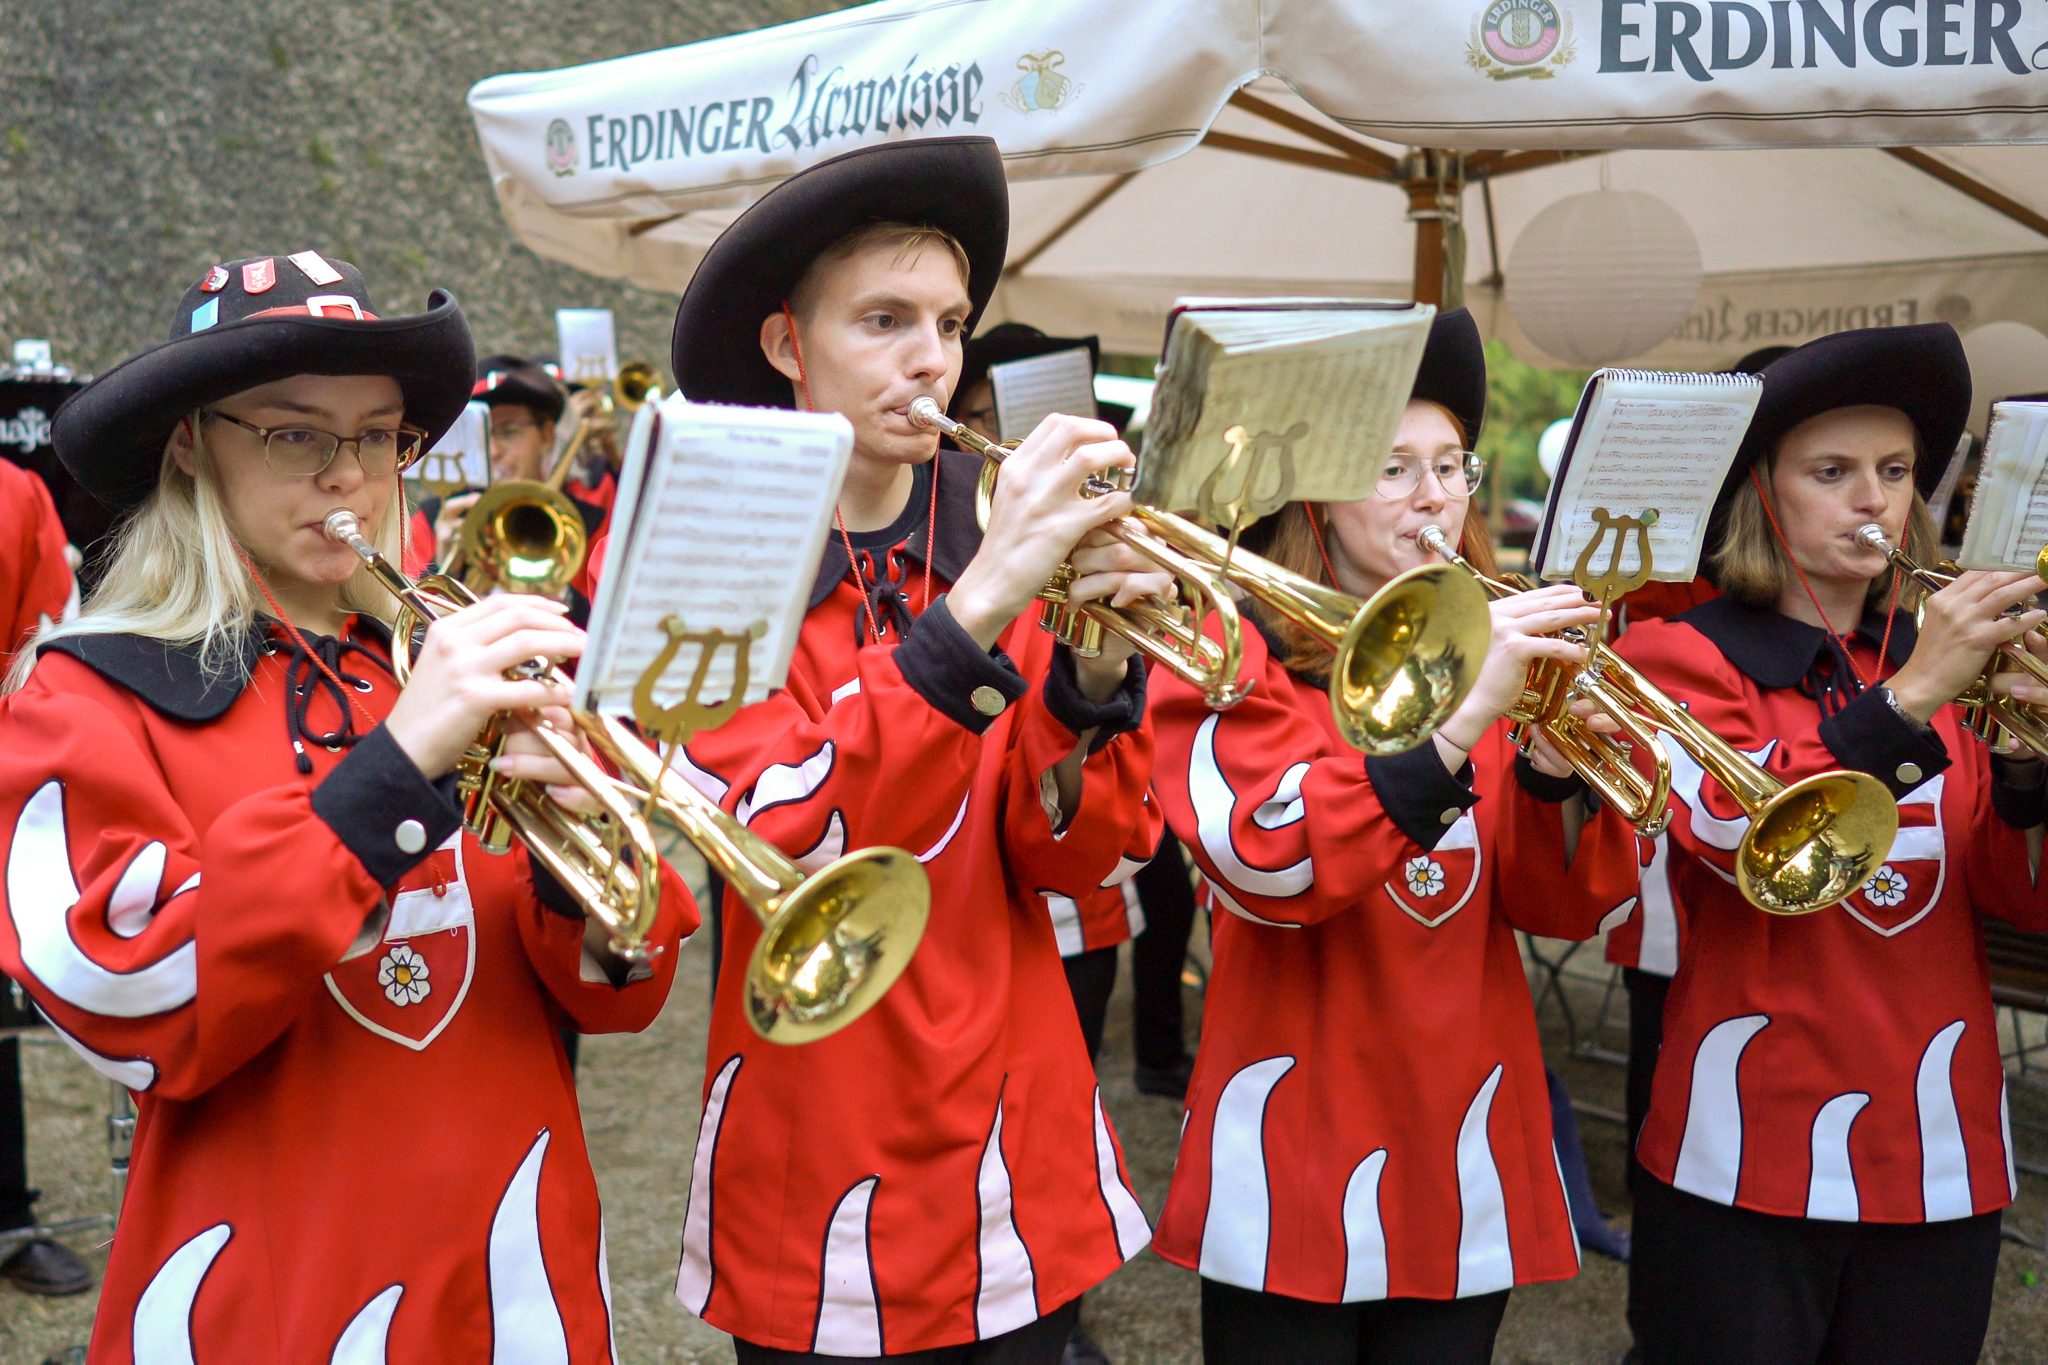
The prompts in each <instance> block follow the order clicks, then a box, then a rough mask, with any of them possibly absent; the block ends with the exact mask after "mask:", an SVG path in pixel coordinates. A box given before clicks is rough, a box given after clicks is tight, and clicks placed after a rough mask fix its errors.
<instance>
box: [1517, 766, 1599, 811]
mask: <svg viewBox="0 0 2048 1365" xmlns="http://www.w3.org/2000/svg"><path fill="white" fill-rule="evenodd" d="M1515 781H1516V782H1517V783H1519V784H1520V785H1521V788H1522V790H1523V791H1525V792H1527V793H1529V795H1531V796H1533V797H1535V798H1536V799H1537V800H1538V801H1543V802H1546V803H1548V804H1550V805H1553V806H1555V805H1558V804H1559V803H1561V802H1565V801H1569V800H1571V799H1572V798H1573V797H1574V796H1577V795H1578V794H1579V793H1581V792H1583V791H1585V790H1587V788H1586V779H1585V778H1583V777H1580V776H1579V775H1578V774H1577V773H1566V774H1565V775H1564V776H1563V777H1552V776H1551V775H1550V774H1549V773H1547V772H1544V771H1543V770H1542V769H1541V768H1539V767H1537V766H1536V765H1535V764H1534V763H1533V762H1531V761H1530V759H1529V755H1527V754H1516V755H1515Z"/></svg>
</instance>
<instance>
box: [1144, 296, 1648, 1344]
mask: <svg viewBox="0 0 2048 1365" xmlns="http://www.w3.org/2000/svg"><path fill="white" fill-rule="evenodd" d="M1485 402H1486V370H1485V355H1484V352H1483V350H1482V349H1481V347H1480V341H1479V334H1478V329H1477V328H1476V327H1475V326H1474V325H1473V323H1472V320H1471V318H1470V316H1469V315H1467V314H1466V313H1465V312H1464V311H1463V310H1462V309H1461V310H1458V311H1455V312H1451V313H1447V314H1443V315H1441V316H1439V317H1438V318H1437V319H1436V321H1435V324H1434V326H1433V329H1432V332H1431V335H1430V340H1429V345H1428V349H1427V351H1426V353H1425V355H1424V358H1423V362H1422V369H1421V372H1420V374H1419V375H1418V377H1417V379H1416V382H1415V387H1414V390H1413V394H1412V396H1411V398H1410V400H1409V403H1408V406H1407V412H1406V415H1405V416H1404V418H1403V420H1402V423H1401V427H1400V433H1399V435H1398V437H1397V438H1396V441H1395V445H1394V449H1393V450H1392V452H1391V453H1390V454H1388V455H1384V456H1381V457H1380V458H1381V459H1382V460H1383V462H1384V470H1383V473H1382V476H1381V479H1380V484H1379V488H1378V490H1377V491H1376V492H1375V493H1373V494H1372V495H1370V496H1368V497H1366V498H1365V499H1363V500H1361V501H1359V502H1355V503H1347V504H1341V505H1332V506H1327V507H1325V506H1316V505H1308V504H1302V503H1292V504H1289V505H1288V506H1287V507H1285V508H1284V509H1282V510H1281V511H1280V512H1279V513H1277V514H1275V516H1274V518H1273V523H1274V530H1273V531H1272V532H1270V533H1266V534H1259V532H1260V531H1263V526H1262V527H1260V528H1255V533H1254V535H1255V538H1256V539H1257V540H1258V541H1259V542H1260V553H1262V554H1265V555H1266V556H1267V557H1268V558H1271V559H1273V560H1275V561H1276V562H1278V563H1280V564H1281V565H1283V566H1284V567H1286V568H1289V569H1292V570H1294V571H1296V572H1298V573H1301V574H1302V575H1304V576H1306V577H1308V578H1311V579H1314V580H1316V581H1318V582H1322V583H1326V584H1331V585H1333V586H1336V587H1338V588H1341V589H1343V590H1344V591H1346V592H1349V593H1353V594H1357V595H1360V596H1364V595H1368V594H1370V593H1372V592H1373V591H1374V590H1376V589H1377V588H1379V587H1380V586H1381V585H1382V584H1384V583H1385V582H1387V581H1388V580H1389V579H1392V578H1393V577H1395V576H1396V575H1397V574H1400V573H1402V572H1404V571H1406V570H1409V569H1412V568H1416V567H1419V566H1421V565H1424V564H1430V563H1436V562H1438V561H1437V559H1436V556H1435V555H1433V554H1432V553H1430V552H1429V551H1428V550H1426V549H1424V548H1423V547H1422V546H1421V545H1419V544H1418V543H1417V537H1418V535H1419V534H1420V533H1421V531H1422V530H1423V529H1424V528H1425V527H1428V526H1439V527H1444V528H1448V529H1449V530H1451V531H1452V533H1453V538H1454V543H1455V541H1456V539H1457V538H1458V534H1459V533H1460V532H1462V540H1463V547H1464V553H1465V555H1466V556H1467V557H1468V558H1469V559H1471V560H1472V561H1474V562H1475V563H1477V564H1480V565H1482V566H1484V567H1486V568H1488V569H1490V568H1491V567H1492V563H1491V555H1490V553H1489V551H1488V548H1487V546H1486V542H1485V525H1484V522H1483V521H1482V520H1481V519H1480V518H1479V516H1478V515H1477V514H1476V512H1475V511H1474V510H1473V508H1472V493H1473V491H1474V489H1475V487H1476V484H1477V481H1478V476H1479V472H1480V471H1479V466H1478V463H1477V461H1476V460H1475V459H1474V458H1473V457H1472V456H1470V455H1469V454H1468V453H1467V452H1468V450H1469V448H1470V445H1471V443H1472V440H1473V438H1476V437H1477V435H1478V432H1479V425H1480V421H1481V419H1482V418H1483V416H1484V413H1485ZM1267 542H1270V543H1267ZM1598 610H1599V609H1598V608H1597V607H1594V606H1591V605H1589V604H1588V603H1587V601H1586V598H1585V596H1584V594H1583V593H1581V592H1580V591H1579V589H1577V588H1575V587H1561V588H1559V587H1552V588H1545V589H1540V590H1538V591H1535V592H1530V593H1524V594H1521V595H1519V596H1514V597H1509V598H1507V599H1505V600H1502V601H1498V602H1495V603H1493V604H1492V618H1493V636H1492V648H1491V651H1490V652H1489V654H1488V656H1487V659H1486V663H1485V665H1484V668H1483V670H1482V671H1481V674H1480V677H1479V681H1478V682H1477V684H1476V685H1475V686H1474V687H1473V688H1472V690H1471V692H1470V694H1469V696H1468V697H1467V699H1466V701H1465V702H1464V703H1463V705H1461V706H1460V707H1459V708H1458V709H1457V710H1456V711H1455V712H1453V714H1452V715H1451V716H1450V718H1449V719H1448V720H1447V721H1446V722H1445V723H1444V725H1443V726H1442V728H1441V729H1439V730H1437V732H1436V734H1435V736H1434V737H1433V738H1432V739H1429V740H1425V741H1424V742H1423V743H1422V744H1421V745H1420V746H1419V747H1418V748H1416V749H1413V750H1411V751H1410V752H1408V753H1406V754H1401V755H1398V756H1396V757H1391V758H1363V759H1362V758H1361V757H1360V756H1359V754H1358V753H1357V752H1356V751H1354V750H1353V749H1351V748H1350V747H1348V746H1347V745H1345V744H1344V743H1343V741H1342V740H1341V739H1340V738H1339V736H1338V734H1337V732H1336V728H1335V725H1334V724H1333V719H1332V715H1331V709H1330V704H1329V700H1328V698H1327V696H1326V695H1325V692H1324V686H1325V684H1324V682H1323V680H1322V679H1320V678H1319V677H1317V676H1316V675H1317V673H1318V672H1319V671H1320V670H1322V669H1325V668H1327V667H1328V662H1327V661H1328V659H1329V657H1330V656H1329V654H1328V652H1327V650H1318V649H1317V648H1315V647H1314V646H1312V645H1311V644H1309V643H1308V642H1307V641H1306V640H1298V639H1297V637H1296V636H1295V634H1294V632H1293V630H1292V629H1291V628H1290V627H1289V626H1288V624H1287V623H1285V622H1279V623H1275V622H1273V621H1272V620H1271V619H1270V618H1269V617H1267V616H1265V615H1263V614H1261V613H1260V612H1259V610H1258V608H1256V607H1254V608H1253V609H1252V611H1253V615H1254V619H1255V620H1257V621H1258V622H1259V625H1260V628H1261V629H1260V635H1261V637H1262V638H1259V639H1248V640H1247V643H1246V651H1245V668H1244V674H1243V676H1244V677H1246V678H1248V679H1251V678H1255V679H1256V680H1257V685H1256V686H1255V687H1253V688H1252V689H1251V692H1250V695H1249V696H1247V697H1246V698H1245V700H1244V701H1242V702H1241V703H1239V704H1238V705H1237V706H1236V707H1235V708H1233V709H1231V710H1228V711H1223V712H1216V711H1211V710H1210V709H1209V708H1208V706H1206V705H1205V704H1204V703H1203V701H1202V699H1201V697H1200V696H1199V694H1197V693H1196V692H1195V691H1194V690H1193V689H1191V688H1189V687H1188V686H1186V685H1185V684H1182V683H1180V682H1178V681H1177V680H1174V679H1171V678H1168V677H1166V676H1165V675H1164V674H1163V673H1159V674H1155V675H1154V699H1153V725H1154V729H1155V733H1156V734H1157V737H1158V745H1159V758H1158V763H1157V769H1156V776H1155V789H1156V790H1157V791H1158V793H1159V795H1160V798H1161V802H1162V804H1163V805H1164V807H1165V809H1166V813H1167V818H1168V820H1169V821H1170V822H1171V823H1172V825H1173V827H1174V830H1175V832H1176V833H1177V834H1179V835H1180V837H1181V838H1182V840H1184V841H1185V842H1186V843H1187V844H1188V845H1189V847H1190V848H1191V849H1192V850H1193V851H1194V853H1195V856H1196V858H1197V860H1198V861H1199V862H1200V863H1201V866H1202V871H1203V873H1204V874H1205V875H1206V876H1207V878H1208V880H1209V883H1210V885H1211V886H1212V888H1213V889H1214V893H1215V896H1216V899H1217V901H1218V903H1220V904H1221V905H1223V906H1224V907H1225V908H1226V909H1228V910H1230V911H1232V912H1233V913H1232V914H1230V915H1228V916H1224V915H1218V916H1216V922H1215V925H1214V932H1215V940H1214V947H1215V960H1216V965H1215V971H1214V973H1213V975H1212V976H1211V978H1210V982H1209V991H1208V1004H1207V1006H1206V1014H1205V1016H1204V1023H1203V1029H1202V1044H1201V1051H1200V1054H1199V1055H1198V1057H1197V1059H1196V1062H1195V1072H1194V1079H1193V1083H1192V1084H1191V1086H1190V1087H1189V1090H1188V1110H1189V1121H1188V1124H1187V1128H1186V1131H1185V1135H1184V1137H1183V1140H1182V1145H1181V1152H1180V1157H1179V1160H1178V1163H1177V1165H1176V1168H1175V1172H1174V1180H1173V1187H1172V1191H1171V1193H1170V1194H1169V1195H1168V1197H1167V1204H1166V1211H1165V1215H1164V1217H1163V1219H1162V1221H1161V1223H1160V1226H1159V1230H1158V1233H1157V1236H1156V1239H1155V1247H1156V1249H1157V1250H1158V1251H1159V1253H1160V1254H1161V1255H1163V1256H1165V1257H1166V1258H1167V1259H1168V1260H1171V1261H1174V1262H1176V1263H1178V1264H1181V1265H1185V1266H1188V1267H1190V1268H1191V1269H1195V1270H1198V1271H1199V1272H1200V1273H1201V1275H1202V1321H1203V1344H1204V1348H1205V1351H1206V1354H1207V1358H1208V1359H1209V1360H1210V1361H1212V1362H1231V1361H1252V1360H1267V1359H1278V1358H1282V1357H1284V1358H1286V1359H1289V1360H1302V1361H1339V1360H1341V1361H1346V1362H1349V1361H1354V1360H1356V1361H1380V1360H1432V1361H1475V1362H1478V1361H1486V1360H1488V1359H1490V1358H1491V1355H1492V1344H1493V1338H1494V1334H1495V1331H1496V1330H1497V1328H1498V1327H1499V1324H1500V1319H1501V1314H1502V1312H1503V1310H1504V1309H1505V1307H1506V1303H1507V1296H1508V1291H1509V1290H1510V1288H1512V1287H1513V1286H1514V1285H1516V1284H1527V1283H1533V1282H1537V1281H1542V1280H1556V1279H1564V1278H1568V1277H1569V1276H1571V1275H1573V1274H1575V1273H1576V1272H1577V1270H1578V1254H1577V1248H1576V1244H1575V1241H1574V1238H1573V1234H1572V1228H1571V1217H1570V1213H1569V1210H1568V1209H1567V1206H1566V1201H1565V1194H1564V1190H1563V1187H1562V1180H1561V1176H1560V1173H1559V1170H1558V1166H1557V1162H1556V1160H1555V1158H1554V1156H1553V1152H1552V1146H1551V1127H1550V1102H1549V1098H1548V1092H1547V1088H1546V1085H1545V1081H1544V1073H1543V1059H1542V1056H1541V1054H1540V1052H1539V1049H1538V1045H1537V1035H1536V1023H1535V1017H1534V1013H1533V1011H1532V1009H1531V1007H1530V1002H1529V991H1528V987H1527V985H1526V984H1525V982H1524V979H1523V974H1522V964H1521V957H1520V953H1519V950H1518V949H1517V947H1516V943H1515V936H1514V928H1515V927H1516V926H1521V927H1525V928H1528V929H1531V930H1534V931H1536V932H1540V933H1545V934H1560V935H1570V936H1573V937H1584V936H1586V935H1588V934H1591V933H1592V932H1593V931H1594V930H1595V928H1596V927H1597V926H1598V924H1599V922H1600V920H1601V917H1602V915H1603V913H1605V912H1607V911H1609V910H1612V909H1614V908H1615V907H1616V906H1617V905H1618V904H1621V903H1623V902H1625V901H1626V900H1627V897H1628V895H1629V893H1630V892H1632V891H1633V889H1634V881H1633V861H1632V859H1630V858H1629V857H1628V856H1627V855H1628V853H1629V851H1631V850H1632V849H1633V836H1632V835H1631V833H1630V830H1629V827H1628V826H1627V825H1626V824H1624V823H1623V822H1622V821H1620V820H1619V819H1617V818H1616V817H1614V816H1613V815H1612V814H1606V815H1601V816H1599V817H1598V818H1597V819H1596V820H1595V821H1593V822H1592V823H1591V824H1585V825H1584V826H1583V832H1581V830H1580V828H1579V826H1580V822H1581V821H1582V820H1583V818H1584V816H1585V809H1584V807H1583V806H1581V805H1580V804H1579V803H1578V799H1577V798H1578V795H1579V792H1580V791H1581V787H1580V784H1579V782H1578V780H1577V778H1575V777H1573V776H1571V774H1570V772H1569V770H1568V769H1567V768H1566V767H1565V766H1564V765H1563V764H1562V762H1561V761H1559V760H1558V759H1557V758H1556V757H1555V756H1554V755H1551V754H1547V753H1545V752H1544V751H1543V750H1542V749H1541V748H1540V747H1539V749H1538V751H1537V754H1536V756H1535V757H1534V758H1533V759H1523V758H1520V757H1518V756H1517V755H1516V753H1515V750H1514V748H1513V746H1512V744H1511V743H1510V742H1509V740H1508V738H1507V734H1506V728H1507V727H1506V725H1505V724H1504V723H1503V722H1502V719H1501V717H1502V716H1503V715H1504V713H1505V712H1506V711H1507V710H1508V709H1509V707H1510V706H1511V705H1512V704H1513V703H1515V702H1517V701H1519V700H1520V698H1521V693H1522V682H1523V678H1524V675H1525V674H1526V673H1527V671H1528V669H1529V665H1530V663H1531V662H1532V661H1533V660H1536V659H1543V658H1548V659H1558V660H1562V661H1565V662H1568V663H1569V662H1576V661H1578V660H1579V659H1580V658H1581V657H1582V651H1581V650H1580V649H1579V647H1578V646H1576V645H1574V644H1572V643H1569V642H1568V641H1566V640H1563V639H1560V638H1558V635H1557V632H1559V631H1561V630H1564V629H1566V628H1568V627H1572V626H1584V625H1587V624H1590V623H1591V622H1592V621H1593V620H1595V619H1596V617H1597V616H1598ZM1247 635H1250V632H1247ZM1573 837H1577V838H1578V839H1579V841H1580V846H1579V848H1578V852H1577V856H1576V857H1573V856H1572V855H1571V852H1570V850H1571V846H1572V839H1573ZM1604 843H1614V844H1617V845H1619V847H1620V849H1621V852H1620V854H1619V855H1616V856H1607V855H1603V854H1600V853H1599V852H1598V850H1597V848H1596V847H1595V846H1596V845H1600V844H1604ZM1568 864H1569V865H1568ZM1589 870H1590V871H1599V872H1602V873H1603V875H1604V880H1602V879H1601V878H1600V877H1591V876H1589V875H1587V874H1588V872H1589Z"/></svg>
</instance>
